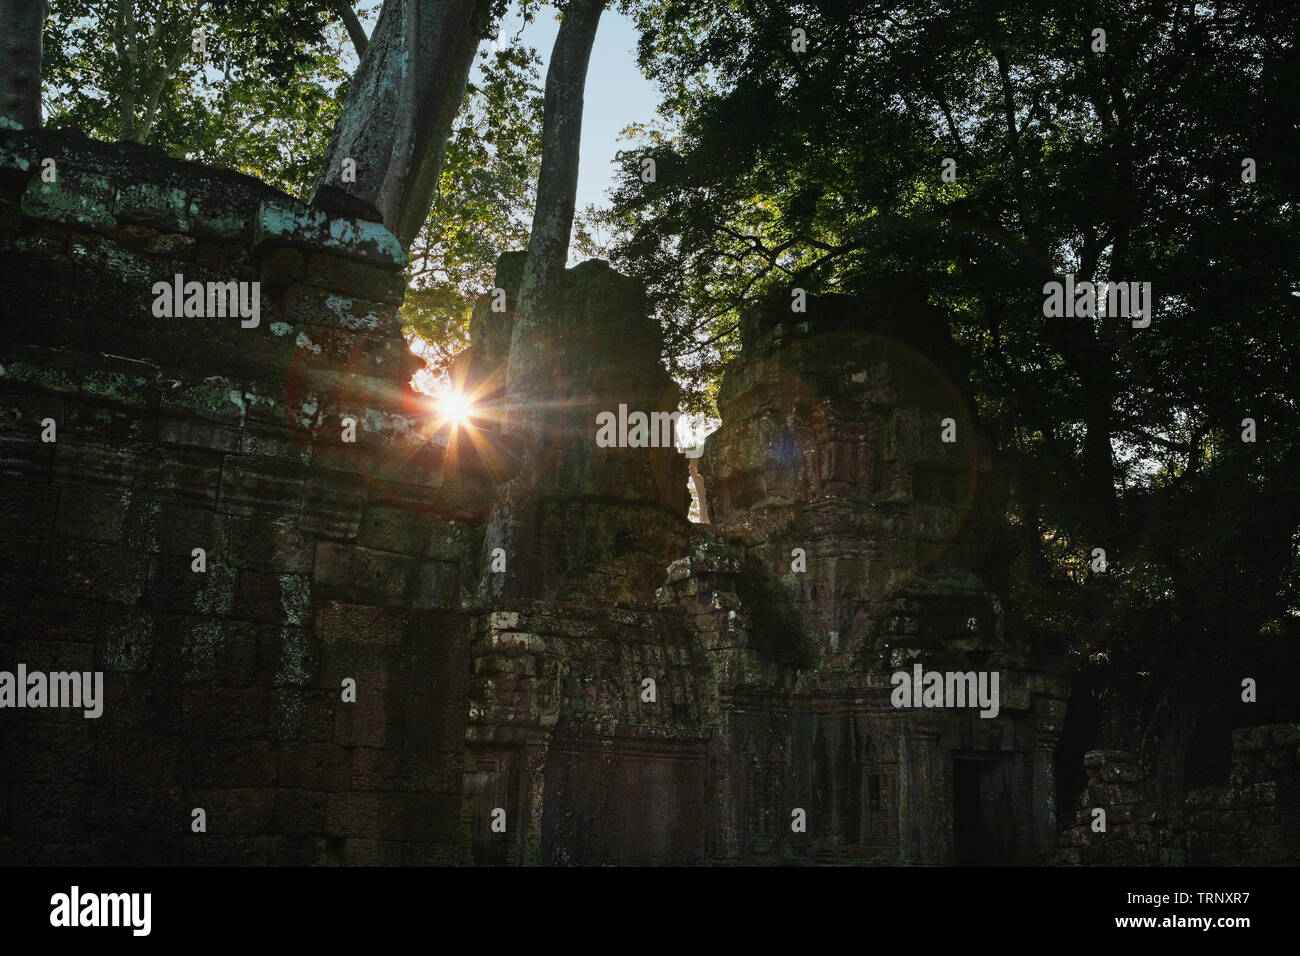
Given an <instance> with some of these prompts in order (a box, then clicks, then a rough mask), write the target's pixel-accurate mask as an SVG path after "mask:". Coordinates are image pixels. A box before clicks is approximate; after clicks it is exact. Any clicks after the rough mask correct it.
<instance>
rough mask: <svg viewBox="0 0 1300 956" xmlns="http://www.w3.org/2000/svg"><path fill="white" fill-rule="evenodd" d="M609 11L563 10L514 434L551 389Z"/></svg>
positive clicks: (532, 244) (513, 392)
mask: <svg viewBox="0 0 1300 956" xmlns="http://www.w3.org/2000/svg"><path fill="white" fill-rule="evenodd" d="M604 9H605V0H569V2H568V3H566V4H565V5H564V8H563V11H564V19H563V20H562V21H561V22H560V29H559V32H558V33H557V34H556V36H555V46H554V48H553V49H552V51H551V62H550V65H549V66H548V67H547V70H546V99H545V106H544V110H543V120H542V168H541V174H540V175H539V177H538V180H537V209H536V212H535V213H534V214H533V228H532V232H531V234H530V235H529V238H528V255H527V258H526V259H525V260H524V271H523V275H522V277H521V278H520V280H519V297H518V299H519V301H518V303H517V306H516V309H515V321H514V327H513V329H512V331H511V345H510V360H509V364H508V367H507V370H506V415H505V425H506V427H507V428H509V429H512V430H516V431H518V430H526V431H531V430H533V429H534V428H535V426H536V425H537V422H538V418H537V416H538V412H539V405H538V403H537V401H536V399H537V398H538V397H539V395H538V392H539V390H543V391H544V390H545V388H546V387H547V385H548V384H549V379H548V378H547V373H546V365H547V363H546V362H545V360H544V356H545V351H546V343H547V338H548V336H547V333H546V326H547V325H548V324H549V323H550V322H551V321H552V320H553V318H554V315H555V308H556V305H557V300H558V297H559V294H560V289H561V284H562V282H563V280H564V266H565V264H566V262H567V261H568V256H569V236H570V233H571V232H572V230H573V212H574V203H575V202H576V199H577V192H578V153H579V148H580V146H581V142H582V112H583V91H584V89H585V87H586V85H587V66H588V64H589V63H590V61H591V47H592V44H593V43H594V42H595V40H596V27H597V26H598V25H599V23H600V15H601V12H602V11H603V10H604Z"/></svg>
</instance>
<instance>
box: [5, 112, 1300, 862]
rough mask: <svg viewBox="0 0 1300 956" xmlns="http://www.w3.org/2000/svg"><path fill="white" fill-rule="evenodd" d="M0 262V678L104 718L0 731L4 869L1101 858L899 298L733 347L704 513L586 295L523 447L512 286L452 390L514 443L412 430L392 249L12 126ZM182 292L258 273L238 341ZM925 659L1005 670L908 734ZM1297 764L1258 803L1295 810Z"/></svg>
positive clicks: (986, 447) (968, 423) (578, 281)
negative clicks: (45, 676) (49, 162)
mask: <svg viewBox="0 0 1300 956" xmlns="http://www.w3.org/2000/svg"><path fill="white" fill-rule="evenodd" d="M46 157H53V158H54V159H55V160H56V164H57V168H58V180H57V182H54V183H49V182H45V181H44V180H43V179H42V177H41V176H40V169H41V162H42V160H43V159H44V158H46ZM0 249H2V250H3V256H4V260H5V264H6V268H5V271H4V286H5V288H4V295H3V296H2V297H0V303H3V304H2V305H0V308H3V310H4V328H5V330H6V336H5V343H4V347H3V349H2V350H0V392H2V393H3V403H2V405H0V408H2V409H3V417H2V419H0V442H2V444H0V449H2V450H3V451H2V458H0V462H2V465H3V474H2V475H0V481H2V482H3V497H4V502H5V507H4V521H3V535H4V547H3V549H0V561H2V562H3V564H2V566H0V573H2V574H3V577H4V581H3V587H0V600H2V601H3V602H4V604H5V607H4V609H3V612H2V613H0V628H3V637H2V638H0V670H6V671H14V670H15V668H16V666H17V665H18V664H24V665H26V667H27V668H28V669H29V670H45V671H103V672H104V675H105V677H104V679H105V701H104V710H103V716H102V717H100V718H98V719H84V718H83V717H82V716H81V714H80V713H69V712H67V711H60V710H42V709H21V710H6V711H4V712H2V713H0V719H2V720H4V721H6V722H7V724H8V726H6V727H5V728H4V734H3V736H2V737H0V739H2V740H3V744H0V857H3V858H4V859H6V860H9V861H11V862H15V863H236V864H273V865H274V864H399V863H405V864H429V863H434V864H469V863H479V864H517V863H532V864H709V863H714V864H726V863H736V864H766V863H772V864H777V863H809V864H812V863H841V862H843V863H848V862H862V863H912V864H951V863H964V862H981V863H1004V864H1035V863H1042V862H1048V861H1053V862H1065V863H1089V862H1107V861H1108V860H1113V859H1115V858H1117V857H1116V856H1115V855H1114V854H1111V855H1110V856H1108V857H1104V858H1103V856H1097V855H1093V856H1089V855H1088V853H1086V852H1085V851H1086V850H1087V848H1088V845H1089V841H1090V840H1094V837H1093V836H1090V835H1088V834H1087V833H1086V832H1083V831H1082V830H1081V831H1080V832H1077V833H1076V831H1075V830H1071V829H1068V828H1067V830H1064V831H1060V832H1061V833H1064V834H1065V837H1066V839H1065V840H1064V841H1063V842H1061V837H1060V836H1058V816H1060V817H1063V818H1066V817H1069V815H1070V813H1072V812H1073V808H1066V812H1065V813H1058V809H1057V806H1056V774H1055V771H1054V755H1055V749H1056V745H1057V741H1058V738H1059V736H1060V733H1061V729H1062V725H1063V721H1064V718H1065V710H1066V700H1067V697H1068V686H1067V684H1066V682H1065V680H1064V679H1063V678H1062V676H1061V674H1060V673H1059V662H1051V661H1043V660H1037V659H1035V657H1034V656H1033V654H1032V653H1031V648H1029V647H1028V646H1026V644H1025V643H1024V641H1023V640H1022V639H1021V638H1020V637H1019V635H1017V634H1016V633H1012V632H1011V629H1009V628H1008V627H1006V625H1005V621H1004V616H1003V612H1002V605H1001V600H1000V595H1002V594H1005V591H1006V577H1007V570H1006V562H1007V558H1006V555H1007V554H1008V553H1009V550H1008V548H1007V547H1006V542H1005V538H1004V536H1005V531H1004V529H1003V528H1002V525H1001V523H1000V520H1001V519H1000V516H1001V515H1002V514H1003V513H1004V512H1005V508H1004V497H1005V493H1006V492H1005V488H1004V483H1003V480H1002V478H1001V471H1000V468H999V464H998V460H997V457H996V453H995V450H994V448H993V446H992V444H991V442H989V441H988V439H987V438H986V437H984V436H983V435H982V434H981V430H980V426H979V423H978V422H977V421H975V420H974V419H973V417H972V411H971V410H972V408H973V403H972V401H971V398H970V396H969V394H968V393H967V385H966V376H965V373H964V370H963V369H962V367H961V357H960V353H959V352H958V350H957V349H956V348H955V346H954V345H953V344H952V342H951V341H950V340H949V338H948V336H947V333H946V330H945V325H944V321H943V316H942V314H940V313H938V312H936V311H935V310H934V309H932V308H931V307H930V306H928V305H927V304H926V296H925V293H924V290H923V289H919V288H915V287H913V286H911V285H909V284H908V283H907V282H906V281H903V280H898V281H896V282H893V283H885V284H882V285H881V286H880V288H879V289H878V290H877V291H876V292H875V293H874V294H873V295H871V296H867V297H863V298H860V299H847V298H820V299H819V298H813V299H810V300H809V303H808V308H807V311H806V312H804V313H793V312H791V311H790V306H789V300H788V299H787V300H784V301H773V302H771V303H768V304H767V305H765V306H764V307H762V308H758V309H755V310H754V311H752V312H751V313H749V314H748V315H747V316H746V317H745V321H744V324H743V326H742V329H741V338H742V353H741V356H740V359H739V360H738V362H737V363H736V364H735V365H734V366H733V367H732V368H731V369H730V371H729V372H728V373H727V376H726V378H725V381H724V383H723V386H722V390H721V393H720V396H719V407H720V411H721V417H722V426H721V428H720V429H719V430H718V431H717V432H716V433H714V434H713V435H711V436H710V437H709V439H708V441H707V445H706V449H705V452H704V454H703V457H702V458H701V459H700V460H699V462H698V471H699V475H700V478H701V484H702V486H703V488H704V502H703V503H704V505H705V508H706V510H707V513H708V515H709V518H710V521H709V523H708V524H692V523H691V522H689V521H688V520H687V517H686V515H687V509H688V506H689V491H688V483H687V474H688V464H687V460H686V459H685V457H683V456H682V455H681V454H680V453H679V452H678V451H676V450H675V449H672V448H662V447H661V448H601V447H597V445H596V443H595V441H594V440H593V437H594V434H595V426H594V422H595V419H596V415H597V414H598V413H599V412H601V411H605V410H613V409H617V408H618V406H619V404H620V403H622V404H626V405H627V406H628V407H629V408H636V409H639V410H641V411H644V412H647V413H648V412H652V411H672V410H673V409H675V408H676V407H677V395H676V393H675V389H674V386H673V383H672V381H671V380H670V379H669V377H668V375H667V374H666V373H665V372H664V370H663V368H662V367H661V365H660V361H659V355H660V349H661V340H660V337H659V330H658V328H657V326H656V325H655V324H654V323H653V322H652V321H651V320H650V319H649V318H648V317H647V310H646V305H645V302H644V299H643V296H642V293H641V291H640V290H639V289H638V288H637V287H636V285H635V284H634V283H633V282H631V281H630V280H628V279H626V278H624V277H622V276H620V275H618V274H617V273H616V272H614V271H613V270H612V269H610V268H609V267H608V266H607V265H606V264H604V263H601V262H595V261H593V262H586V263H583V264H582V265H579V266H577V267H576V268H573V269H571V270H569V272H568V274H567V283H566V293H565V302H564V308H563V310H562V320H561V321H560V322H559V323H558V324H556V325H555V326H554V327H550V328H548V329H546V330H545V332H544V333H542V334H543V336H544V339H545V340H544V341H542V342H540V343H534V344H535V345H537V346H538V354H540V355H542V356H543V357H544V361H543V362H540V363H538V364H537V365H535V366H533V367H531V368H528V369H526V370H524V371H523V372H522V373H521V374H522V378H523V379H524V381H522V382H512V383H510V388H511V389H517V388H523V389H524V391H525V392H526V393H527V394H528V395H529V396H530V398H531V400H530V403H529V405H530V407H529V408H528V409H527V413H528V415H529V421H530V425H529V428H528V429H526V430H523V431H521V430H520V429H519V428H517V427H515V428H512V427H511V425H510V416H512V415H518V414H519V413H520V410H519V409H512V408H510V407H509V406H510V402H509V400H508V397H507V392H508V391H509V389H507V382H506V375H505V373H506V366H507V362H508V360H509V354H510V348H511V339H512V335H513V332H514V327H513V314H512V312H511V311H510V309H512V308H513V306H514V295H515V291H516V288H517V284H518V280H519V272H520V269H521V265H522V261H521V258H520V257H519V256H518V255H507V256H505V257H503V259H502V262H501V265H500V270H499V275H498V279H497V284H498V285H499V286H500V287H502V288H504V289H506V292H507V306H508V308H507V311H506V312H504V313H501V312H493V311H492V310H491V308H490V301H489V297H488V296H484V298H483V299H482V301H481V302H480V304H479V305H478V307H477V308H476V309H475V312H474V316H473V321H472V340H473V344H472V346H471V348H470V349H469V350H468V351H467V352H466V353H465V354H464V355H463V356H462V358H461V360H460V362H459V365H458V368H457V375H458V376H459V377H460V378H461V379H462V380H463V382H464V387H465V389H466V390H467V391H469V392H471V393H473V394H475V395H476V396H477V397H478V404H479V407H480V408H482V409H488V410H491V409H494V408H495V409H496V411H498V412H500V413H501V414H500V415H498V416H494V417H493V418H492V419H486V420H483V421H480V422H478V423H477V426H476V427H472V428H451V427H447V426H443V427H441V428H435V427H434V425H435V419H436V417H437V416H436V415H435V414H434V413H433V412H432V409H431V408H430V406H429V403H428V402H426V401H424V400H423V398H422V397H421V396H419V395H417V394H416V393H414V392H412V391H411V389H410V387H409V384H408V383H409V380H410V378H411V376H412V374H413V372H414V371H415V370H416V368H417V367H418V365H419V362H418V360H417V359H415V358H413V357H412V356H411V354H410V352H409V351H408V349H407V346H406V343H405V341H404V340H403V337H402V334H401V320H400V317H399V315H398V307H399V305H400V303H401V301H402V296H403V289H404V283H403V278H402V275H401V270H402V267H403V265H404V259H403V255H402V252H401V249H400V247H399V246H398V244H397V243H396V241H395V240H394V239H393V238H392V236H391V235H389V234H388V233H387V231H386V230H384V229H383V228H382V227H381V226H378V225H376V224H373V223H366V222H360V221H356V220H349V219H343V218H339V217H330V216H327V215H325V214H324V213H322V212H320V211H319V210H315V209H313V208H311V207H309V206H306V205H304V204H302V203H300V202H297V201H295V200H293V199H291V198H289V197H287V196H285V195H283V194H280V193H278V192H276V191H275V190H272V189H270V188H268V187H266V186H264V185H262V184H260V183H258V182H256V181H254V180H251V179H248V178H246V177H243V176H239V175H236V174H233V173H225V172H219V171H213V170H209V169H205V168H203V167H200V166H196V165H194V164H188V163H183V162H179V161H174V160H170V159H167V158H165V157H163V156H161V154H159V153H157V152H155V151H151V150H147V149H143V148H139V147H133V146H129V145H105V144H99V143H95V142H92V141H90V140H86V139H84V138H82V137H80V136H78V135H75V134H69V133H62V132H55V131H39V130H37V131H26V132H4V133H0ZM176 275H182V276H183V277H184V279H185V280H186V281H191V280H192V281H197V282H210V281H211V282H223V283H224V282H228V281H232V280H234V281H240V282H260V283H261V286H260V288H261V296H262V298H261V311H260V321H259V323H258V324H257V325H256V327H252V328H244V327H241V323H240V321H239V319H238V318H231V317H229V316H225V317H203V316H195V317H175V318H159V317H155V315H154V313H153V311H152V310H151V307H150V306H151V303H152V301H153V297H154V296H153V292H152V288H153V285H154V283H155V282H159V281H162V282H167V283H171V282H172V281H173V278H174V276H176ZM503 419H504V421H503ZM945 419H952V423H951V427H955V436H956V440H955V441H953V442H943V441H941V440H940V434H941V431H942V429H943V427H944V420H945ZM51 421H52V422H53V423H54V433H53V440H47V438H46V436H48V435H49V423H50V422H51ZM349 421H350V422H352V424H353V428H354V433H355V441H348V440H345V438H344V436H345V435H346V434H347V427H348V422H349ZM195 549H202V552H203V556H204V561H205V569H204V570H202V571H196V570H195V561H196V558H195V553H196V552H195ZM498 558H503V560H504V567H502V565H501V562H500V561H499V560H498ZM916 665H921V667H922V668H923V669H924V670H926V671H929V670H939V671H963V672H965V671H980V672H990V671H996V672H998V674H999V675H1000V694H999V707H998V712H997V714H996V716H992V717H981V716H980V713H979V710H978V708H975V707H967V708H963V709H951V708H943V707H938V708H925V707H922V708H915V709H912V708H905V709H900V708H897V707H895V706H894V705H893V703H892V702H891V691H892V686H891V682H890V675H891V674H892V673H894V672H896V671H900V670H902V671H908V672H911V671H912V669H913V668H914V667H915V666H916ZM349 688H351V690H350V691H349ZM349 693H351V696H349ZM1274 730H1275V731H1276V732H1277V733H1276V734H1275V736H1274V737H1272V738H1269V739H1270V740H1276V739H1279V738H1278V737H1277V734H1282V735H1283V736H1284V731H1286V728H1274ZM1281 749H1285V747H1281ZM1270 752H1271V751H1270ZM1279 752H1280V750H1279ZM1289 752H1290V755H1291V756H1290V761H1291V762H1290V764H1287V763H1286V761H1285V760H1281V763H1279V764H1277V766H1272V765H1270V768H1269V770H1268V772H1267V773H1264V771H1260V773H1264V776H1265V777H1268V778H1270V779H1271V780H1272V781H1273V782H1272V787H1273V791H1272V792H1273V794H1274V796H1273V798H1272V803H1268V801H1267V800H1265V802H1264V803H1262V804H1261V803H1260V800H1254V802H1252V803H1251V804H1250V806H1251V807H1257V806H1264V805H1268V806H1271V807H1272V810H1273V812H1274V813H1275V815H1276V814H1283V815H1285V814H1286V813H1291V816H1290V817H1289V818H1288V819H1290V820H1291V821H1294V813H1293V812H1292V811H1290V810H1287V809H1286V806H1287V801H1288V800H1290V803H1289V806H1290V807H1291V808H1294V807H1295V801H1294V799H1293V796H1294V793H1295V773H1294V764H1295V747H1294V743H1292V744H1291V745H1290V751H1289ZM1120 759H1121V758H1119V757H1116V756H1114V755H1109V756H1107V755H1105V754H1103V755H1101V756H1099V757H1098V759H1097V760H1096V761H1094V763H1093V764H1092V765H1090V766H1092V767H1094V768H1095V767H1101V766H1103V765H1105V766H1108V767H1109V766H1114V765H1115V764H1116V761H1117V760H1120ZM1279 759H1280V758H1279ZM1275 763H1277V761H1275ZM1256 765H1259V766H1262V764H1260V762H1259V761H1256V764H1252V766H1256ZM1288 775H1289V776H1288ZM1124 779H1125V780H1126V781H1130V780H1131V779H1132V776H1131V775H1128V776H1125V777H1124ZM1278 781H1281V782H1280V783H1279V782H1278ZM1286 781H1290V782H1289V783H1287V782H1286ZM1255 782H1256V778H1251V783H1252V784H1253V783H1255ZM1090 786H1091V789H1092V790H1096V789H1098V788H1104V787H1105V786H1106V781H1105V780H1100V779H1098V780H1094V781H1092V784H1091V785H1090ZM1136 787H1137V785H1136V784H1133V785H1132V786H1131V787H1130V788H1129V789H1134V788H1136ZM1288 787H1289V788H1290V789H1289V790H1288V789H1287V788H1288ZM1279 788H1280V789H1279ZM1090 792H1091V791H1090ZM1126 792H1127V791H1126ZM1135 792H1136V791H1135ZM1234 792H1235V791H1234ZM1279 793H1280V794H1281V796H1278V794H1279ZM1287 794H1291V796H1290V797H1288V796H1287ZM1256 796H1258V794H1256ZM1088 798H1089V794H1085V799H1088ZM1093 798H1094V799H1101V798H1099V797H1095V795H1094V797H1093ZM1138 799H1139V798H1138V797H1137V796H1132V798H1131V799H1128V802H1127V803H1126V806H1127V805H1136V803H1135V802H1136V801H1137V800H1138ZM1252 799H1254V798H1252ZM1260 799H1261V800H1262V799H1264V798H1262V797H1261V798H1260ZM1243 805H1244V804H1243ZM200 808H201V809H202V810H203V811H204V816H205V820H206V827H205V828H204V829H203V830H202V831H201V832H196V831H195V828H194V826H193V825H192V820H193V815H194V811H195V810H196V809H200ZM1080 812H1081V813H1082V810H1080ZM1248 812H1253V810H1252V811H1248ZM1281 822H1284V821H1281V820H1279V825H1280V823H1281ZM1122 825H1123V821H1121V826H1118V827H1116V828H1115V831H1114V835H1113V837H1112V840H1113V842H1115V843H1117V844H1118V843H1119V842H1121V841H1123V840H1125V839H1126V837H1125V836H1124V831H1123V829H1122ZM1189 826H1191V825H1190V824H1189ZM1193 829H1194V827H1193ZM1135 839H1137V838H1135ZM1180 839H1183V838H1182V837H1180V836H1178V835H1177V834H1174V835H1171V836H1170V837H1169V840H1167V841H1166V842H1165V843H1164V844H1161V845H1160V846H1157V843H1158V842H1159V841H1156V840H1154V839H1151V840H1147V841H1146V842H1142V843H1140V844H1139V843H1133V842H1132V841H1130V843H1128V844H1125V845H1126V846H1128V847H1129V850H1128V851H1126V853H1127V854H1128V855H1126V856H1124V859H1126V860H1128V859H1134V860H1137V861H1138V862H1159V861H1162V860H1163V861H1167V859H1168V858H1167V857H1161V858H1160V859H1157V855H1158V853H1160V852H1167V851H1168V847H1169V846H1173V845H1174V843H1177V841H1178V840H1180ZM1169 841H1174V842H1173V843H1171V842H1169ZM1094 842H1095V841H1094ZM1204 842H1205V841H1202V843H1204ZM1058 843H1061V845H1060V846H1058ZM1148 843H1149V846H1148ZM1199 845H1200V844H1197V846H1199ZM1205 845H1206V846H1209V843H1205ZM1215 845H1216V846H1217V845H1218V844H1215ZM1181 846H1183V847H1184V848H1188V847H1191V849H1190V850H1186V849H1185V850H1184V856H1183V857H1182V858H1181V859H1180V860H1179V862H1197V860H1198V859H1199V858H1198V857H1197V856H1196V852H1197V850H1196V849H1195V847H1194V846H1193V843H1192V842H1191V841H1190V839H1183V842H1182V844H1181ZM1162 847H1163V848H1164V850H1163V851H1162V849H1161V848H1162ZM1285 852H1291V853H1292V855H1294V848H1292V850H1291V851H1285ZM1285 852H1284V855H1285ZM1053 854H1056V855H1055V856H1053ZM1061 854H1064V856H1062V855H1061ZM1144 854H1145V855H1144ZM1265 862H1268V861H1265Z"/></svg>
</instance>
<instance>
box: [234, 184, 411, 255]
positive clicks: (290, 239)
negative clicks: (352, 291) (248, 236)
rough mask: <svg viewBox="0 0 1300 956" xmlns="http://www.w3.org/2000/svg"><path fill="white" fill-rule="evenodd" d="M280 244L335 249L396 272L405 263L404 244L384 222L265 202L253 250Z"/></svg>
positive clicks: (254, 231) (256, 226) (330, 250)
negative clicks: (331, 214)
mask: <svg viewBox="0 0 1300 956" xmlns="http://www.w3.org/2000/svg"><path fill="white" fill-rule="evenodd" d="M281 246H292V247H297V248H305V249H309V250H312V249H315V250H321V251H324V252H332V253H334V254H336V255H340V256H343V257H345V258H348V259H352V260H355V261H358V262H365V263H369V264H371V265H375V266H378V267H380V268H382V269H388V270H393V271H395V270H398V269H401V268H402V267H404V266H405V265H406V253H405V252H404V251H403V249H402V245H401V243H399V242H398V241H397V237H396V236H394V235H393V234H392V233H391V232H389V231H388V230H387V229H386V228H384V226H383V224H382V223H378V222H366V221H365V220H362V219H348V218H344V217H337V218H335V217H331V216H329V215H328V214H326V213H324V212H322V211H321V210H319V209H312V208H311V207H309V206H303V205H300V204H293V205H291V204H290V203H288V202H276V201H264V202H263V203H262V204H261V206H260V207H259V208H258V211H257V223H256V224H255V226H254V229H253V249H254V251H255V252H260V251H263V250H267V251H269V250H271V249H274V248H279V247H281Z"/></svg>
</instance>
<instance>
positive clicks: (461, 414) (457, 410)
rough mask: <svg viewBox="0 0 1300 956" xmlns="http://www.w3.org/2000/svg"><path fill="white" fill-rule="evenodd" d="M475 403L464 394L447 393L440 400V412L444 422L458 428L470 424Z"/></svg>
mask: <svg viewBox="0 0 1300 956" xmlns="http://www.w3.org/2000/svg"><path fill="white" fill-rule="evenodd" d="M473 407H474V406H473V402H471V401H470V399H469V396H468V395H466V394H464V393H463V392H447V393H446V394H445V395H442V396H441V397H439V399H438V411H439V413H440V414H441V415H442V417H443V420H444V421H448V422H451V423H452V424H453V425H455V426H457V427H464V426H467V425H468V424H469V420H470V415H471V409H472V408H473Z"/></svg>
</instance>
